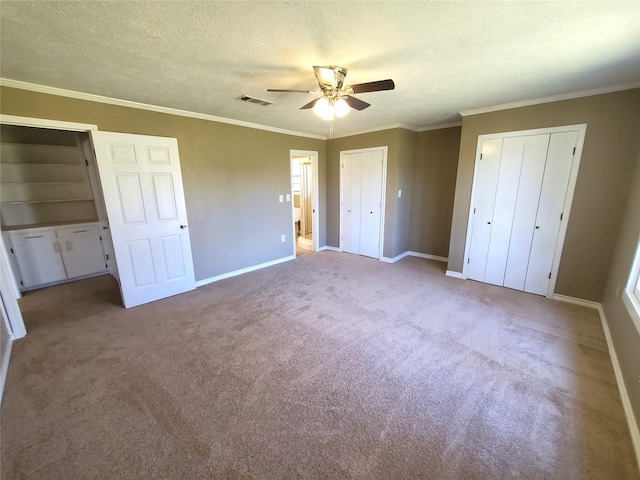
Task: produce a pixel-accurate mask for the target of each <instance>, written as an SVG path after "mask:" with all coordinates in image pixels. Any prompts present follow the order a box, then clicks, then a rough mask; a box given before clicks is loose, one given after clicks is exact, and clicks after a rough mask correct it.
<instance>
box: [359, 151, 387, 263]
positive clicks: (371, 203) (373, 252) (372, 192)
mask: <svg viewBox="0 0 640 480" xmlns="http://www.w3.org/2000/svg"><path fill="white" fill-rule="evenodd" d="M383 155H384V153H383V151H382V150H373V151H367V152H364V153H363V156H362V189H361V197H360V198H361V201H362V208H361V210H360V254H361V255H366V256H367V257H373V258H379V257H380V213H381V204H382V166H383Z"/></svg>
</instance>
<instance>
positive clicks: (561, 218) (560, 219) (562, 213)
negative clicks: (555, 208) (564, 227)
mask: <svg viewBox="0 0 640 480" xmlns="http://www.w3.org/2000/svg"><path fill="white" fill-rule="evenodd" d="M563 215H564V212H563V213H561V214H560V221H562V216H563Z"/></svg>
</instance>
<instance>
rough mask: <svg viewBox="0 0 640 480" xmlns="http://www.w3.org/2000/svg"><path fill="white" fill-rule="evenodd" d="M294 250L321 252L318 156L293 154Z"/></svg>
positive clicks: (313, 154)
mask: <svg viewBox="0 0 640 480" xmlns="http://www.w3.org/2000/svg"><path fill="white" fill-rule="evenodd" d="M290 159H291V197H292V200H293V201H292V202H291V204H292V208H293V239H294V251H295V249H296V248H303V249H305V250H310V251H314V252H315V251H318V239H319V235H318V231H317V230H318V208H317V205H318V173H317V172H318V153H317V152H304V151H296V150H292V151H291V157H290Z"/></svg>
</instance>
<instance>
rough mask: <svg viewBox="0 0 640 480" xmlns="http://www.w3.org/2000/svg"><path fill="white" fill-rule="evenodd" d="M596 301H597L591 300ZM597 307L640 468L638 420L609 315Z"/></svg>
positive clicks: (599, 306) (600, 306)
mask: <svg viewBox="0 0 640 480" xmlns="http://www.w3.org/2000/svg"><path fill="white" fill-rule="evenodd" d="M590 303H595V302H590ZM597 305H598V306H597V307H596V308H597V310H598V313H599V314H600V321H601V322H602V330H604V338H605V339H606V340H607V347H608V348H609V356H610V357H611V363H612V364H613V373H614V374H615V376H616V383H617V384H618V391H619V392H620V400H621V401H622V408H624V414H625V416H626V417H627V424H628V426H629V433H631V442H632V443H633V449H634V450H635V453H636V461H637V462H638V469H639V470H640V429H639V428H638V423H637V422H636V417H635V415H634V413H633V409H632V408H631V400H630V399H629V394H628V393H627V387H626V385H625V384H624V377H623V376H622V370H621V369H620V363H619V362H618V355H616V349H615V348H614V347H613V340H612V339H611V331H610V330H609V324H608V323H607V317H606V316H605V314H604V309H603V308H602V305H601V304H600V303H598V304H597Z"/></svg>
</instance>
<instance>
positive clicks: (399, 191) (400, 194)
mask: <svg viewBox="0 0 640 480" xmlns="http://www.w3.org/2000/svg"><path fill="white" fill-rule="evenodd" d="M398 198H402V190H398Z"/></svg>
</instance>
